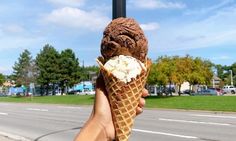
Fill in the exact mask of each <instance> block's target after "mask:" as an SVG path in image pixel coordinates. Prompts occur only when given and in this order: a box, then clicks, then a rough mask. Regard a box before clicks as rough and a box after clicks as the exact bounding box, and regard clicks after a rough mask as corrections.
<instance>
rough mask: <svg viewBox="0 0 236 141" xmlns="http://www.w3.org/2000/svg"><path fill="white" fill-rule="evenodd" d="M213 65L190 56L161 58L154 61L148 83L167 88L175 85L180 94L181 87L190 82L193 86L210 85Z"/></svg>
mask: <svg viewBox="0 0 236 141" xmlns="http://www.w3.org/2000/svg"><path fill="white" fill-rule="evenodd" d="M212 66H213V64H212V63H211V62H210V61H208V60H203V59H201V58H199V57H196V58H193V57H191V56H189V55H186V56H185V57H179V56H172V57H169V56H161V57H159V58H158V59H157V60H156V61H154V63H153V65H152V67H151V71H150V75H149V77H148V83H149V84H152V85H159V86H163V87H166V86H167V85H169V86H170V85H172V84H175V85H176V86H177V87H178V90H179V91H178V93H179V94H180V89H181V85H182V84H183V83H184V82H189V84H190V88H191V86H192V85H195V84H200V85H208V84H209V83H210V82H211V80H212V76H213V72H212V69H211V68H212Z"/></svg>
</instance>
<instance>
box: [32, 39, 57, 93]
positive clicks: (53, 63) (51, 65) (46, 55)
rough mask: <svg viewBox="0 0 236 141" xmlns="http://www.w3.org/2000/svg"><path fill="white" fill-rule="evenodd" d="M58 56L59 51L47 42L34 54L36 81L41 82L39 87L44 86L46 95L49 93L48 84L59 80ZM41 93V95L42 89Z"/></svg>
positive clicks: (53, 83)
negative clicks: (36, 72)
mask: <svg viewBox="0 0 236 141" xmlns="http://www.w3.org/2000/svg"><path fill="white" fill-rule="evenodd" d="M59 57H60V56H59V53H58V52H57V51H56V49H55V48H54V47H53V46H51V45H49V44H46V45H45V46H44V47H43V50H40V53H39V54H37V56H36V60H35V63H36V66H37V71H38V77H37V82H38V83H39V84H41V88H46V95H48V93H49V86H50V85H51V84H52V85H53V86H54V85H55V84H56V83H58V82H59V78H60V67H59ZM53 94H54V91H53ZM41 95H43V92H42V91H41Z"/></svg>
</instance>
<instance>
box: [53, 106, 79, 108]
mask: <svg viewBox="0 0 236 141" xmlns="http://www.w3.org/2000/svg"><path fill="white" fill-rule="evenodd" d="M57 107H58V108H65V109H81V107H72V106H57Z"/></svg>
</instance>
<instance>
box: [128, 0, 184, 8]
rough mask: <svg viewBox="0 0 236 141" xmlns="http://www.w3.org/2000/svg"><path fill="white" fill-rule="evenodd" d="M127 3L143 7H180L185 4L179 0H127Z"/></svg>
mask: <svg viewBox="0 0 236 141" xmlns="http://www.w3.org/2000/svg"><path fill="white" fill-rule="evenodd" d="M129 3H130V4H132V5H134V6H135V7H137V8H143V9H160V8H163V9H182V8H185V7H186V5H185V4H184V3H180V2H166V1H162V0H129Z"/></svg>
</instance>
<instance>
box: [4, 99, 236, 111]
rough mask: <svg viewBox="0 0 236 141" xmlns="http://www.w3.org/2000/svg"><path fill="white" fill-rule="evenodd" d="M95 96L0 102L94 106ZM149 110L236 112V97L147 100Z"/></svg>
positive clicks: (6, 100)
mask: <svg viewBox="0 0 236 141" xmlns="http://www.w3.org/2000/svg"><path fill="white" fill-rule="evenodd" d="M93 101H94V96H88V95H83V96H81V95H80V96H79V95H67V96H42V97H33V99H31V98H30V97H0V102H20V103H47V104H75V105H92V104H93ZM145 107H147V108H167V109H186V110H208V111H228V112H236V96H180V97H179V96H172V97H156V96H150V97H148V98H146V106H145Z"/></svg>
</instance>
